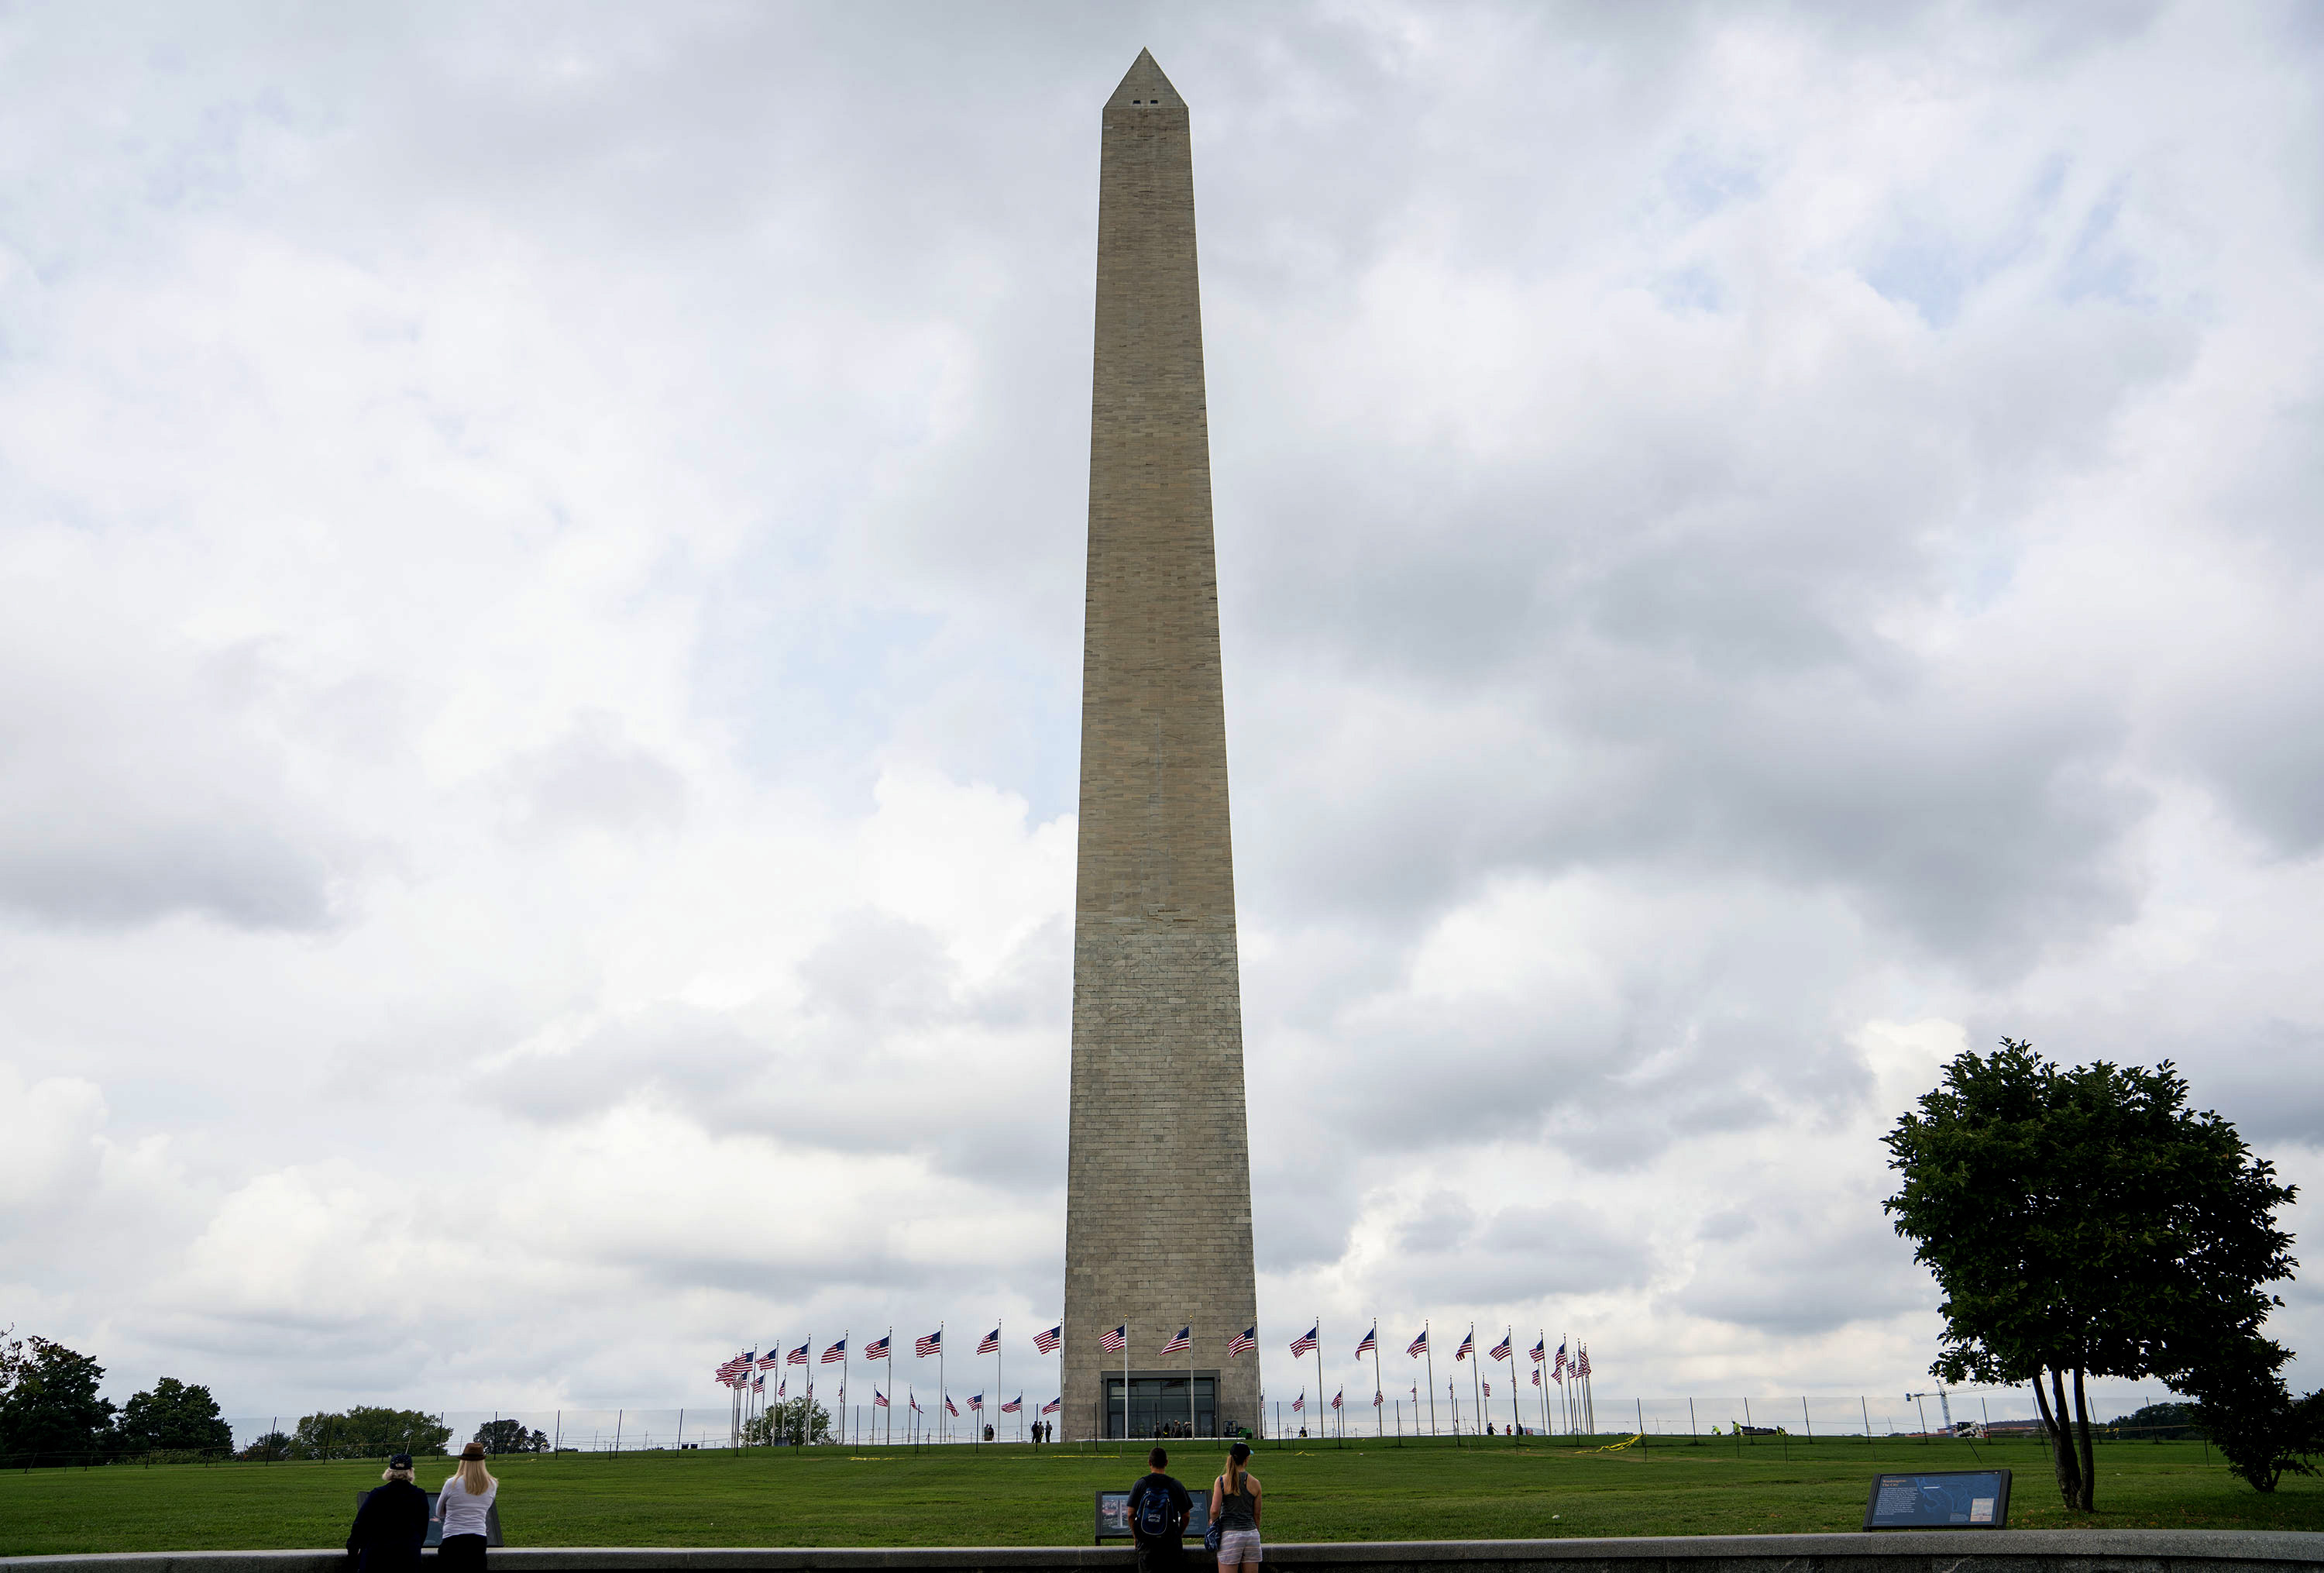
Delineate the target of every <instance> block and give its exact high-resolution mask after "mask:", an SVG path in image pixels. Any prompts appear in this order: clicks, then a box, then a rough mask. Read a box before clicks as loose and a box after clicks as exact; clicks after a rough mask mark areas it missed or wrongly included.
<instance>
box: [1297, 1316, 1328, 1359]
mask: <svg viewBox="0 0 2324 1573" xmlns="http://www.w3.org/2000/svg"><path fill="white" fill-rule="evenodd" d="M1322 1330H1323V1323H1321V1322H1318V1323H1316V1324H1315V1325H1314V1327H1312V1328H1308V1329H1307V1330H1306V1331H1305V1332H1304V1333H1302V1334H1300V1335H1299V1336H1298V1337H1296V1338H1294V1339H1292V1340H1291V1352H1292V1353H1293V1354H1294V1355H1305V1354H1306V1353H1307V1352H1308V1351H1309V1350H1310V1349H1313V1348H1314V1346H1315V1335H1316V1334H1317V1333H1318V1332H1320V1331H1322Z"/></svg>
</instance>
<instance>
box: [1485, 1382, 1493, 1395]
mask: <svg viewBox="0 0 2324 1573" xmlns="http://www.w3.org/2000/svg"><path fill="white" fill-rule="evenodd" d="M1485 1396H1486V1397H1487V1398H1490V1397H1492V1396H1493V1384H1492V1383H1489V1382H1488V1383H1485Z"/></svg>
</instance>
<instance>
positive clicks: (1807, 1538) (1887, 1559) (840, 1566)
mask: <svg viewBox="0 0 2324 1573" xmlns="http://www.w3.org/2000/svg"><path fill="white" fill-rule="evenodd" d="M430 1560H432V1559H430ZM1267 1560H1268V1562H1272V1563H1279V1564H1282V1565H1285V1566H1286V1567H1292V1568H1303V1569H1306V1570H1308V1573H1331V1570H1333V1569H1336V1568H1348V1569H1362V1570H1363V1573H1426V1570H1428V1569H1433V1568H1444V1567H1446V1566H1448V1565H1468V1566H1477V1567H1489V1568H1499V1569H1502V1570H1505V1573H1528V1570H1532V1569H1541V1570H1544V1573H1665V1569H1667V1568H1675V1567H1676V1566H1677V1565H1680V1564H1684V1565H1685V1567H1686V1573H1728V1570H1732V1573H1960V1569H1962V1568H1975V1569H1976V1573H2115V1570H2121V1573H2235V1570H2237V1569H2253V1570H2255V1573H2257V1570H2261V1569H2264V1570H2265V1573H2283V1570H2285V1569H2287V1568H2319V1569H2324V1534H2310V1533H2302V1532H2298V1531H2272V1530H1983V1531H1978V1530H1969V1531H1950V1532H1943V1531H1887V1532H1885V1533H1877V1534H1866V1533H1849V1534H1817V1535H1700V1536H1639V1537H1637V1538H1636V1539H1604V1540H1571V1541H1345V1542H1320V1543H1314V1544H1306V1545H1299V1544H1286V1545H1276V1546H1268V1548H1267ZM492 1563H493V1566H495V1567H501V1568H504V1569H505V1570H506V1573H756V1570H764V1573H816V1570H828V1573H876V1570H878V1569H887V1568H893V1569H908V1570H914V1569H916V1570H921V1573H936V1570H940V1569H954V1570H957V1573H1006V1570H1008V1569H1015V1568H1024V1569H1038V1570H1045V1573H1063V1570H1065V1569H1070V1568H1105V1569H1111V1570H1116V1573H1119V1570H1120V1569H1126V1568H1130V1567H1132V1566H1134V1564H1135V1558H1134V1556H1133V1553H1132V1552H1131V1551H1130V1548H1129V1547H1127V1546H1121V1545H1111V1546H1102V1547H1100V1546H959V1547H943V1546H897V1547H882V1546H862V1547H812V1546H800V1547H788V1546H786V1547H768V1548H750V1547H655V1546H607V1547H546V1546H544V1547H538V1548H510V1549H506V1550H496V1551H493V1553H492ZM1705 1564H1711V1566H1709V1567H1706V1566H1705ZM1204 1565H1205V1564H1204V1559H1203V1553H1202V1550H1201V1549H1200V1548H1199V1547H1196V1546H1191V1545H1190V1546H1189V1547H1188V1548H1187V1555H1186V1566H1187V1573H1202V1570H1203V1568H1204ZM346 1568H347V1561H346V1556H345V1555H344V1554H343V1553H341V1552H338V1551H121V1552H110V1553H103V1554H96V1555H86V1556H61V1557H5V1558H0V1573H346Z"/></svg>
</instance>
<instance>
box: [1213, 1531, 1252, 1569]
mask: <svg viewBox="0 0 2324 1573" xmlns="http://www.w3.org/2000/svg"><path fill="white" fill-rule="evenodd" d="M1258 1560H1259V1531H1257V1530H1222V1531H1219V1566H1220V1567H1222V1568H1232V1567H1234V1566H1235V1565H1236V1564H1238V1563H1241V1562H1256V1561H1258Z"/></svg>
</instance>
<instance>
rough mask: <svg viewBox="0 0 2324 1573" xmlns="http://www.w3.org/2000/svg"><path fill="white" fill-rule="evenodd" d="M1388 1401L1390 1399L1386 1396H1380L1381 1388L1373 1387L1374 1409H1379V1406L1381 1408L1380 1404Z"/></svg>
mask: <svg viewBox="0 0 2324 1573" xmlns="http://www.w3.org/2000/svg"><path fill="white" fill-rule="evenodd" d="M1386 1402H1388V1400H1386V1399H1385V1398H1382V1397H1381V1396H1380V1391H1379V1388H1377V1387H1375V1388H1373V1389H1372V1407H1373V1408H1374V1409H1378V1408H1379V1406H1380V1405H1382V1404H1384V1403H1386Z"/></svg>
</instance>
